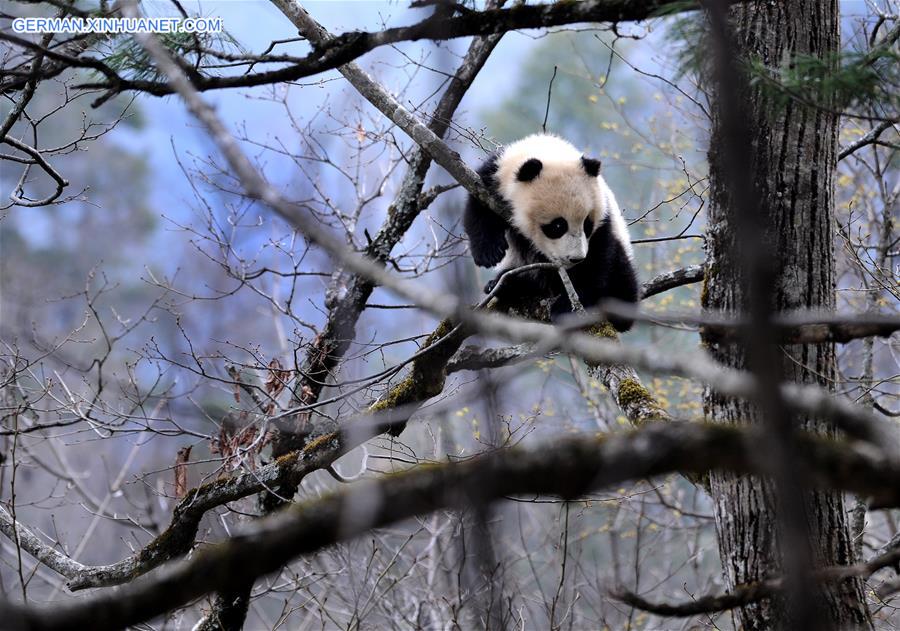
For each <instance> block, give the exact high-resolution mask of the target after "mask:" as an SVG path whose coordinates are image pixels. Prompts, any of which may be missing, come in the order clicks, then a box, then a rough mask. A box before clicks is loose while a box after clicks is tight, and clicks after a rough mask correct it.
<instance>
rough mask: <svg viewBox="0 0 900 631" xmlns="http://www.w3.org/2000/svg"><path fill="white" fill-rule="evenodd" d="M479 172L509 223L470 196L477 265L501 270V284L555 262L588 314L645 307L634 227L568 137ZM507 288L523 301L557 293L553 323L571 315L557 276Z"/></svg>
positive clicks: (513, 149)
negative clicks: (625, 305)
mask: <svg viewBox="0 0 900 631" xmlns="http://www.w3.org/2000/svg"><path fill="white" fill-rule="evenodd" d="M478 173H479V175H481V178H482V180H483V181H484V183H485V185H486V186H487V187H488V188H489V189H491V190H493V191H494V192H495V193H497V194H498V195H499V197H500V198H501V199H502V200H503V201H504V202H505V203H506V206H507V210H508V211H509V212H508V216H509V219H508V220H507V219H503V218H502V217H500V216H498V215H497V214H496V213H494V212H493V211H492V210H491V209H490V208H488V207H487V206H486V205H485V204H483V203H482V202H481V201H479V200H478V198H476V197H474V196H472V195H470V196H469V200H468V204H467V206H466V211H465V216H464V218H463V226H464V228H465V231H466V234H467V235H468V237H469V249H470V250H471V252H472V258H473V259H474V260H475V264H476V265H479V266H481V267H497V270H498V272H499V274H498V276H497V278H499V276H500V274H502V273H503V272H505V271H507V270H509V269H513V268H515V267H519V266H521V265H527V264H530V263H546V262H549V263H554V264H556V265H559V266H563V267H565V268H566V269H567V270H568V273H569V278H570V279H571V280H572V284H573V286H574V287H575V291H576V292H577V293H578V297H579V299H580V300H581V303H582V304H583V305H584V307H585V308H590V307H593V306H595V305H597V304H598V303H599V302H600V301H601V300H602V299H604V298H616V299H618V300H623V301H625V302H630V303H636V302H637V301H638V298H639V290H638V280H637V275H636V273H635V270H634V264H633V261H632V259H633V253H632V250H631V240H630V239H629V236H628V228H627V226H626V224H625V219H624V218H623V217H622V212H621V211H620V210H619V206H618V204H617V203H616V199H615V197H613V194H612V191H610V190H609V187H608V186H607V185H606V182H604V181H603V178H602V177H600V162H599V160H595V159H593V158H588V157H585V156H584V155H582V153H581V152H580V151H579V150H578V149H576V148H575V147H574V146H573V145H572V144H570V143H568V142H566V141H565V140H563V139H562V138H558V137H556V136H553V135H550V134H535V135H532V136H528V137H526V138H523V139H522V140H519V141H517V142H514V143H512V144H511V145H509V146H507V147H505V148H504V149H502V150H501V151H499V152H498V153H496V154H494V155H492V156H491V157H490V158H489V159H488V160H487V161H486V162H485V163H484V164H483V165H482V166H481V168H480V169H479V170H478ZM497 278H495V279H494V280H492V281H491V282H490V283H488V285H487V287H485V293H488V292H489V291H490V290H491V289H492V288H493V287H494V285H495V284H496V282H497ZM503 286H504V289H503V291H502V292H501V293H502V294H503V296H504V299H507V300H509V299H511V300H514V301H518V302H522V301H527V300H529V299H532V298H541V297H545V296H547V295H558V296H559V298H558V299H557V300H556V302H555V303H554V304H553V306H552V307H551V316H553V317H554V318H556V317H558V316H560V315H562V314H565V313H569V312H571V311H572V305H571V304H570V302H569V299H568V297H567V295H566V293H565V290H564V288H563V286H562V281H561V280H560V279H559V274H558V273H556V272H554V271H553V270H536V271H534V272H525V273H523V274H517V275H515V276H513V277H511V278H508V279H507V280H506V281H504V284H503ZM610 323H611V324H612V325H613V326H614V327H615V328H616V329H617V330H619V331H627V330H628V329H630V328H631V325H632V322H631V321H630V320H626V319H621V318H614V317H613V318H610Z"/></svg>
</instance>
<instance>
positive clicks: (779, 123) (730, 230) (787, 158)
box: [702, 0, 872, 631]
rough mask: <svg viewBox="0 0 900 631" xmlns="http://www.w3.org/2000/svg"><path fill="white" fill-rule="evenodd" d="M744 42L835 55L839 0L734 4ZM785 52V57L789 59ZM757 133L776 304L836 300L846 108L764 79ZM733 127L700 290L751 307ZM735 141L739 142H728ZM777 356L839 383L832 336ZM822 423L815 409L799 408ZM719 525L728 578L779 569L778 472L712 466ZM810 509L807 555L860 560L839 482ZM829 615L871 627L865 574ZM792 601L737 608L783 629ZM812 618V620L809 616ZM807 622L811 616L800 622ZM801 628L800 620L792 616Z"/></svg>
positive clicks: (728, 354)
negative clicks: (734, 192) (809, 101)
mask: <svg viewBox="0 0 900 631" xmlns="http://www.w3.org/2000/svg"><path fill="white" fill-rule="evenodd" d="M732 19H733V22H732V24H733V27H734V31H735V33H734V36H735V40H736V41H735V45H736V48H737V54H738V55H739V57H741V58H742V59H755V60H758V61H760V62H762V63H764V64H765V65H766V66H767V67H770V68H775V67H777V66H779V65H781V64H783V63H786V62H787V61H789V60H790V59H791V58H792V57H793V56H794V55H797V54H800V55H804V54H805V55H809V54H812V55H817V56H822V57H827V56H829V55H832V54H834V53H836V52H837V51H838V50H839V46H840V33H839V9H838V2H837V0H780V1H778V2H770V1H757V2H751V3H748V4H746V5H743V6H740V7H737V8H735V9H734V10H733V12H732ZM786 60H787V61H786ZM742 101H743V103H745V107H746V112H745V114H746V116H747V119H746V120H747V121H748V124H749V126H750V131H751V134H752V137H753V140H752V143H751V146H750V147H739V148H737V150H738V151H748V152H750V155H751V161H752V178H753V184H754V187H755V189H756V191H757V192H758V194H759V195H760V196H761V198H760V200H759V201H760V207H761V208H762V212H763V213H764V225H765V227H764V231H765V234H764V239H765V242H766V245H767V246H768V248H769V250H770V251H771V252H773V253H775V254H776V258H777V260H776V261H775V285H774V287H773V288H772V289H773V291H772V293H773V303H774V304H773V305H772V307H773V308H774V309H776V310H792V309H827V310H832V309H834V307H835V273H834V244H833V239H832V227H833V218H832V212H833V204H834V170H835V167H836V164H837V123H838V117H837V116H836V115H834V114H833V113H831V112H829V111H826V109H823V108H814V107H810V106H807V105H804V104H801V103H799V102H798V101H796V100H792V101H790V102H789V103H788V104H787V105H779V104H778V103H777V102H776V99H774V98H773V97H772V91H771V89H766V86H764V85H763V84H761V83H756V84H754V85H752V86H751V87H749V88H747V90H746V94H745V95H742ZM723 135H724V130H723V125H722V120H721V117H720V116H718V115H716V116H714V120H713V130H712V138H711V143H710V152H709V160H710V176H711V178H710V179H711V188H710V207H709V234H708V236H709V242H708V248H709V252H708V254H709V259H708V266H707V272H706V280H705V283H704V288H703V291H702V303H703V307H704V308H709V309H715V310H726V311H746V310H747V307H748V296H747V292H746V290H745V287H746V285H744V284H743V283H742V282H741V279H742V270H741V260H740V258H739V257H736V256H735V252H738V251H739V250H740V248H739V245H740V242H741V234H739V233H738V231H737V230H736V229H735V225H734V221H733V217H730V213H729V209H730V207H731V204H732V203H733V201H734V200H733V199H731V198H730V194H729V181H728V174H727V172H726V163H727V160H726V159H725V152H726V151H728V150H729V148H728V147H725V146H723V143H722V142H721V139H722V137H723ZM731 149H734V148H731ZM704 341H705V343H706V344H707V346H708V349H709V350H710V352H711V353H712V354H713V356H714V357H715V358H716V359H718V360H719V361H720V362H722V363H724V364H726V365H728V366H732V367H735V368H747V367H748V364H747V357H746V355H745V353H744V350H743V348H742V347H741V346H740V345H737V344H733V343H724V342H716V341H715V340H713V339H711V338H710V339H705V340H704ZM782 350H783V352H782V353H781V354H780V355H779V356H780V358H781V360H780V364H781V365H780V366H778V367H773V368H777V369H780V370H781V374H782V375H783V377H784V378H785V379H788V380H792V381H795V382H798V383H818V384H820V385H822V386H824V387H829V388H833V386H834V378H835V375H836V370H835V368H836V366H835V350H834V345H833V344H831V343H827V344H809V345H787V346H784V347H782ZM704 403H705V412H706V414H707V416H708V417H709V418H712V419H716V420H718V421H720V422H728V423H745V422H758V420H759V414H758V411H757V410H755V409H754V408H753V406H751V405H749V404H747V403H746V402H744V401H737V400H734V399H731V398H726V397H722V396H718V395H716V394H715V393H713V392H711V391H709V390H708V391H707V393H706V395H705V401H704ZM798 420H800V421H802V422H804V423H806V424H808V425H814V426H818V425H819V424H818V423H817V422H816V420H815V419H808V418H807V419H798ZM710 492H711V494H712V496H713V499H714V501H715V508H716V511H715V512H716V528H717V533H718V539H719V550H720V553H721V557H722V563H723V569H724V575H725V580H726V583H727V586H728V588H729V589H732V588H734V587H735V586H738V585H742V584H747V583H752V582H755V581H759V580H762V579H764V578H766V577H770V576H773V575H778V574H779V573H780V572H781V568H782V565H783V564H782V558H781V555H780V553H779V545H778V532H779V521H778V517H777V511H776V504H777V503H776V498H777V495H776V489H775V488H774V485H773V483H772V482H771V481H770V480H763V479H760V478H758V477H749V476H737V475H733V474H728V473H715V474H712V475H711V476H710ZM803 504H804V509H805V510H804V512H805V516H806V521H807V523H808V528H809V533H810V535H811V536H810V556H811V558H812V559H813V561H814V562H815V563H816V564H821V565H844V564H848V563H852V562H854V560H855V559H854V548H853V546H852V545H851V536H850V530H849V527H848V518H847V511H846V507H845V505H844V499H843V496H842V495H841V494H839V493H824V492H809V493H806V494H805V497H804V502H803ZM816 596H817V598H819V601H818V602H819V605H820V610H819V613H820V614H821V617H822V619H823V620H824V621H825V622H826V623H830V624H831V625H833V626H834V627H835V628H838V629H849V628H852V629H856V628H872V620H871V615H870V613H869V610H868V607H867V605H866V602H865V597H864V593H863V587H862V582H861V581H860V580H856V579H854V580H848V581H844V582H842V583H835V584H831V585H827V586H823V587H822V591H821V593H820V594H817V595H816ZM784 604H785V603H783V602H778V601H762V602H759V603H755V604H752V605H748V606H746V607H744V608H742V609H740V610H737V612H736V613H735V615H736V620H735V624H736V626H738V628H741V629H744V630H745V631H754V630H761V629H772V628H786V627H789V626H791V625H796V624H797V621H796V620H793V621H792V622H788V620H790V618H789V617H787V616H788V615H789V614H788V611H789V608H788V609H785V607H784ZM810 624H812V622H811V621H806V623H805V626H809V625H810ZM800 626H804V624H803V623H802V622H801V624H800ZM793 628H799V627H796V626H795V627H793Z"/></svg>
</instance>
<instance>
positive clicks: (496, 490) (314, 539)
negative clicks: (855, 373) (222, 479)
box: [2, 422, 900, 631]
mask: <svg viewBox="0 0 900 631" xmlns="http://www.w3.org/2000/svg"><path fill="white" fill-rule="evenodd" d="M759 440H760V436H759V431H756V430H753V429H749V428H739V427H732V426H719V425H706V424H694V423H681V422H675V423H653V424H648V425H647V426H645V427H644V428H642V429H640V430H636V431H633V432H629V433H626V434H611V435H606V436H602V437H599V438H584V437H580V438H575V439H567V440H562V441H559V442H557V443H555V444H554V445H553V448H552V449H551V448H547V447H546V446H545V447H543V448H541V449H539V450H524V449H520V448H512V449H507V450H501V451H498V452H494V453H491V454H487V455H484V456H479V457H476V458H473V459H471V460H469V461H467V462H464V463H461V464H448V465H441V466H433V467H415V468H413V469H412V470H409V471H406V472H404V473H399V474H393V475H389V476H385V477H383V478H380V479H378V480H366V481H363V482H359V483H356V484H354V485H352V486H351V487H349V488H348V490H347V491H345V492H343V493H335V494H333V495H330V496H326V497H324V498H322V499H320V500H315V501H312V502H307V503H305V504H298V505H293V506H289V507H287V508H286V509H285V510H283V511H280V512H279V513H277V514H275V515H272V516H270V517H268V518H265V519H262V520H259V521H257V522H254V523H253V524H252V525H251V526H250V527H248V529H247V530H246V531H245V532H244V533H242V534H241V535H239V536H237V537H234V538H232V539H229V540H227V541H225V542H223V543H221V544H216V545H213V546H210V547H208V548H206V549H204V550H201V551H200V552H198V553H197V554H196V555H194V556H193V557H192V558H191V559H190V560H185V561H180V562H177V563H175V564H173V565H172V566H170V567H168V568H165V569H164V570H163V571H161V572H160V573H159V574H157V575H155V576H153V577H148V579H146V580H143V581H137V582H133V583H131V584H129V585H126V586H124V587H122V588H121V589H120V590H118V591H117V592H116V593H115V594H107V593H100V594H97V595H94V596H92V597H89V598H86V599H84V600H82V601H79V602H77V603H74V604H71V605H65V606H62V607H58V608H57V609H55V610H52V611H47V610H41V611H38V610H35V609H29V608H24V607H20V606H15V605H11V604H7V605H6V606H5V607H4V609H5V611H3V612H2V613H3V616H4V621H5V623H6V624H7V625H8V628H9V629H10V630H19V629H22V630H25V629H28V630H29V631H44V630H47V631H49V630H51V629H71V628H90V629H94V630H95V631H100V630H104V629H119V628H122V627H124V626H127V625H134V624H137V623H139V622H141V621H144V620H147V619H150V618H152V617H154V616H157V615H159V614H161V613H163V612H165V611H169V610H172V609H174V608H176V607H179V606H182V605H184V604H185V603H187V602H190V601H191V600H193V599H195V598H198V597H200V596H202V595H204V594H207V593H209V592H212V591H216V592H223V591H228V590H229V589H230V588H232V587H234V586H236V585H237V584H239V583H240V582H243V581H246V580H248V579H249V578H257V577H260V576H263V575H265V574H268V573H271V572H274V571H276V570H278V569H279V568H280V567H282V566H283V565H284V564H285V563H286V562H288V561H290V560H291V559H293V558H296V557H297V556H299V555H301V554H307V553H310V552H314V551H316V550H320V549H322V548H323V547H326V546H329V545H332V544H334V543H338V542H341V541H347V540H349V539H352V538H354V537H357V536H359V535H361V534H363V533H365V532H367V531H369V530H371V529H372V528H378V527H383V526H387V525H389V524H393V523H396V522H398V521H400V520H402V519H406V518H409V517H412V516H414V515H420V514H424V513H428V512H431V511H434V510H437V509H439V508H453V509H464V508H466V507H467V506H469V505H470V504H471V503H472V502H473V501H478V502H489V501H493V500H497V499H501V498H504V497H507V496H510V495H532V494H552V495H557V496H559V497H562V498H576V497H578V496H580V495H582V494H584V493H586V492H588V491H591V490H595V489H598V488H602V487H606V486H610V485H617V484H621V483H623V482H625V481H627V480H633V479H642V478H647V477H653V476H657V475H662V474H666V473H670V472H675V471H678V472H682V473H694V474H702V473H705V472H707V471H709V470H711V469H716V470H719V469H725V470H730V471H735V472H739V473H752V474H758V473H760V472H761V471H764V470H765V469H766V467H767V464H766V462H765V459H766V458H767V454H765V453H763V452H760V450H759V449H758V444H759ZM797 445H798V452H797V454H796V457H797V459H798V462H800V463H802V464H803V465H804V466H805V467H806V468H807V470H808V472H809V476H810V477H809V479H810V480H811V481H812V482H813V483H814V484H815V485H817V486H821V487H827V488H838V489H843V490H849V491H853V492H855V493H860V494H863V495H867V496H870V497H873V498H875V501H876V502H877V503H878V504H879V505H880V506H883V507H885V506H898V505H900V463H897V462H895V461H893V460H890V459H888V458H887V457H885V456H883V455H879V454H876V453H874V452H873V451H872V450H870V449H865V450H864V449H855V448H854V447H853V446H852V445H848V444H846V443H842V442H837V441H832V440H828V439H824V438H821V437H819V436H810V435H808V434H801V436H800V439H799V440H798V441H797Z"/></svg>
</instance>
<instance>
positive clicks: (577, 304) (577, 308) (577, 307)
mask: <svg viewBox="0 0 900 631" xmlns="http://www.w3.org/2000/svg"><path fill="white" fill-rule="evenodd" d="M557 271H558V272H559V277H560V279H561V280H562V284H563V287H565V288H566V295H567V296H568V297H569V302H570V303H571V304H572V311H573V312H574V313H582V312H584V305H582V304H581V300H579V299H578V293H577V292H576V291H575V286H574V285H572V279H570V278H569V272H567V271H566V268H565V267H559V268H557Z"/></svg>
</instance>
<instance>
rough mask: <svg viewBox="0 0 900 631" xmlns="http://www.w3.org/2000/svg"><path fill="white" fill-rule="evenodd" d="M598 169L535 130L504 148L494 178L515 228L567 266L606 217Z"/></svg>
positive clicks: (570, 147)
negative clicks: (530, 134)
mask: <svg viewBox="0 0 900 631" xmlns="http://www.w3.org/2000/svg"><path fill="white" fill-rule="evenodd" d="M599 173H600V162H599V161H597V160H594V159H592V158H587V157H585V156H583V155H582V154H581V152H580V151H578V149H576V148H575V147H574V146H573V145H571V144H570V143H568V142H566V141H565V140H563V139H561V138H557V137H556V136H551V135H548V134H536V135H534V136H528V137H527V138H523V139H522V140H519V141H518V142H515V143H513V144H511V145H509V146H508V147H506V148H505V149H504V150H503V152H502V153H501V154H500V156H499V157H498V159H497V172H496V178H497V183H498V185H499V190H500V194H501V195H502V196H503V197H504V198H505V199H506V200H507V201H508V202H509V205H510V207H511V209H512V215H511V223H512V224H513V226H515V228H516V229H517V230H518V231H519V232H520V233H521V234H522V235H523V236H525V237H526V238H527V239H528V240H529V241H531V243H532V244H533V245H534V247H535V249H537V250H538V251H539V252H540V253H541V254H543V255H544V256H545V257H546V258H547V259H548V260H549V261H550V262H551V263H555V264H556V265H561V266H564V267H571V266H573V265H576V264H577V263H579V262H581V261H582V260H584V259H585V257H587V253H588V241H589V240H590V237H591V234H592V232H593V231H594V229H595V228H596V227H597V226H598V225H599V224H600V222H601V221H602V220H603V219H604V212H605V211H604V205H603V203H602V191H601V189H600V187H599V186H598V178H599Z"/></svg>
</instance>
